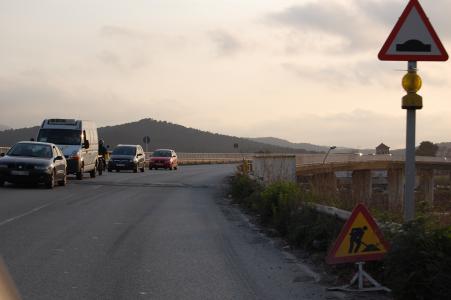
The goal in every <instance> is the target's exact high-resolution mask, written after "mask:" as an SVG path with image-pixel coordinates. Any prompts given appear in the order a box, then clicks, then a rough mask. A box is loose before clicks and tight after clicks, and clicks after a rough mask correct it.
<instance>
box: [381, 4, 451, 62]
mask: <svg viewBox="0 0 451 300" xmlns="http://www.w3.org/2000/svg"><path fill="white" fill-rule="evenodd" d="M379 59H380V60H395V61H446V60H448V53H446V50H445V48H444V47H443V45H442V42H441V41H440V38H439V37H438V35H437V33H436V32H435V30H434V28H433V27H432V24H431V22H430V21H429V19H428V17H427V16H426V13H425V12H424V10H423V8H422V7H421V5H420V3H419V2H418V0H410V2H409V4H407V7H406V9H405V10H404V12H403V13H402V15H401V17H400V18H399V20H398V22H397V23H396V25H395V27H394V28H393V30H392V32H391V33H390V35H389V37H388V39H387V41H386V42H385V44H384V46H383V47H382V49H381V51H380V52H379Z"/></svg>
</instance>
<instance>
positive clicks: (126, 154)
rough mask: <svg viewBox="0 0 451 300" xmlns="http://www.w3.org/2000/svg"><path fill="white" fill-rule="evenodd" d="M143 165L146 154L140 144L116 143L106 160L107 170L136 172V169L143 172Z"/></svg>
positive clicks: (144, 164) (144, 165)
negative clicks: (108, 158)
mask: <svg viewBox="0 0 451 300" xmlns="http://www.w3.org/2000/svg"><path fill="white" fill-rule="evenodd" d="M145 167H146V156H145V154H144V150H143V148H142V147H141V146H140V145H117V147H116V148H114V150H113V152H112V153H111V157H110V160H109V161H108V172H111V171H113V170H116V172H119V171H120V170H133V172H135V173H137V172H138V169H139V170H141V172H144V169H145Z"/></svg>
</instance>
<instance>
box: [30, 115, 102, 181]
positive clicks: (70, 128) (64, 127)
mask: <svg viewBox="0 0 451 300" xmlns="http://www.w3.org/2000/svg"><path fill="white" fill-rule="evenodd" d="M37 141H38V142H46V143H53V144H56V145H57V146H58V147H59V148H60V149H61V151H62V152H63V154H64V156H65V157H66V160H67V174H75V175H76V176H77V179H78V180H81V179H83V173H84V172H89V174H90V175H91V177H92V178H93V177H95V176H96V168H97V159H98V154H99V139H98V136H97V127H96V125H95V123H94V122H91V121H84V120H74V119H46V120H44V121H43V122H42V125H41V128H40V129H39V134H38V138H37Z"/></svg>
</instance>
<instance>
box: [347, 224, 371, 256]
mask: <svg viewBox="0 0 451 300" xmlns="http://www.w3.org/2000/svg"><path fill="white" fill-rule="evenodd" d="M367 229H368V228H367V227H366V226H363V227H354V228H352V230H351V233H350V234H349V236H350V237H351V238H350V243H349V251H348V253H357V252H359V249H360V246H361V245H362V238H363V235H364V234H365V231H366V230H367Z"/></svg>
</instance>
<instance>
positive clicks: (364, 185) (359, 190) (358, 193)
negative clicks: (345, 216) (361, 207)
mask: <svg viewBox="0 0 451 300" xmlns="http://www.w3.org/2000/svg"><path fill="white" fill-rule="evenodd" d="M372 193H373V180H372V175H371V170H356V171H353V172H352V199H353V201H354V203H360V202H363V203H365V204H366V205H369V204H370V201H371V196H372Z"/></svg>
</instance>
